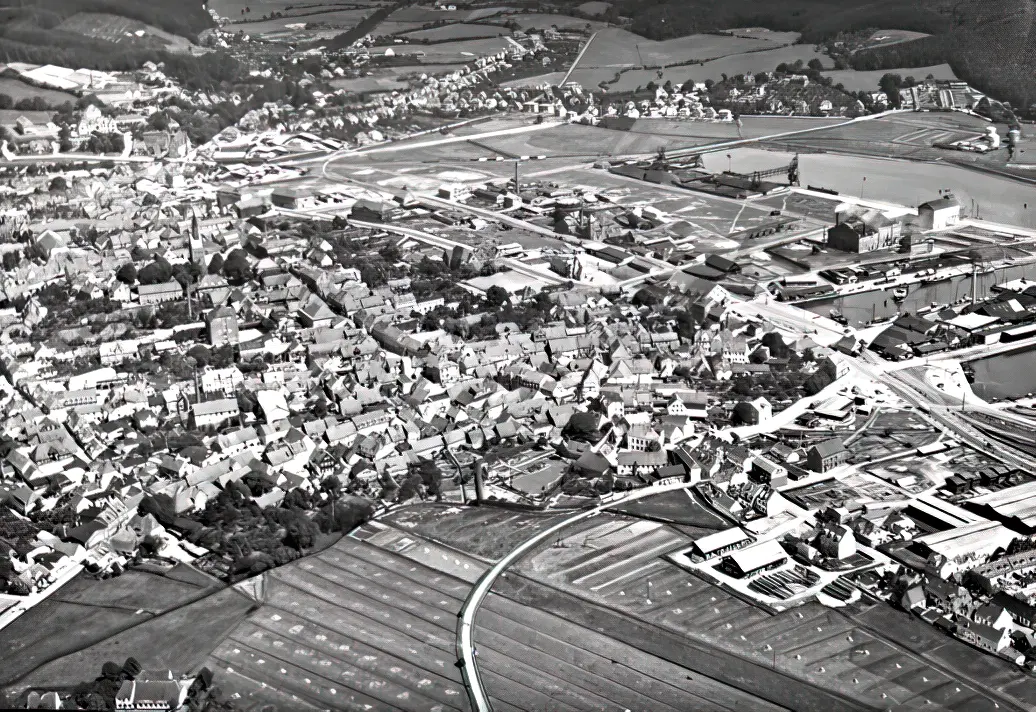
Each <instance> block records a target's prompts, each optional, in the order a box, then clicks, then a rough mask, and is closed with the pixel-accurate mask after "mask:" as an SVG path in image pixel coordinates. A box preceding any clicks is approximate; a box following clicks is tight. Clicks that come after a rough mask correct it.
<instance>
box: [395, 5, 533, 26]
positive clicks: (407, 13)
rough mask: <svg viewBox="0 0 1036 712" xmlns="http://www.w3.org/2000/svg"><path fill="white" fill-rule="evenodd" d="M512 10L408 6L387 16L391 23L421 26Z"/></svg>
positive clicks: (478, 18)
mask: <svg viewBox="0 0 1036 712" xmlns="http://www.w3.org/2000/svg"><path fill="white" fill-rule="evenodd" d="M513 9H514V8H510V7H507V6H506V5H500V6H493V7H479V8H459V9H457V10H436V9H435V8H433V7H432V6H431V5H408V6H407V7H402V8H400V9H398V10H396V11H395V12H393V13H392V14H391V15H389V16H388V19H389V20H390V21H392V22H418V23H421V24H427V23H429V22H437V21H438V20H446V21H452V22H470V21H472V20H481V19H484V18H487V17H492V16H494V15H499V14H500V13H502V12H505V11H508V10H513Z"/></svg>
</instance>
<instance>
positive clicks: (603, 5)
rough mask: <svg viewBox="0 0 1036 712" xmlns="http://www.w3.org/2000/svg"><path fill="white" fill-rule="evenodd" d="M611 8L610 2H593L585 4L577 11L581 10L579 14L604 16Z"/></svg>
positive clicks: (592, 0) (593, 0)
mask: <svg viewBox="0 0 1036 712" xmlns="http://www.w3.org/2000/svg"><path fill="white" fill-rule="evenodd" d="M611 6H612V4H611V3H610V2H604V1H603V0H591V2H584V3H583V4H582V5H580V6H579V7H578V8H576V9H577V10H579V12H585V13H586V14H587V15H603V14H604V13H606V12H608V8H610V7H611Z"/></svg>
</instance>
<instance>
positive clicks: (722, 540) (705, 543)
mask: <svg viewBox="0 0 1036 712" xmlns="http://www.w3.org/2000/svg"><path fill="white" fill-rule="evenodd" d="M753 541H755V539H754V538H753V537H752V536H751V535H750V534H748V533H747V532H745V530H744V529H740V528H738V527H732V528H730V529H724V530H723V531H719V532H716V533H715V534H709V535H708V536H703V537H702V538H701V539H698V540H697V541H695V542H694V545H693V546H692V547H691V551H690V555H691V556H692V557H693V558H695V559H702V560H704V559H712V558H714V557H716V556H722V555H723V554H726V553H728V552H731V551H736V550H737V549H740V548H742V547H745V546H748V545H749V544H751V543H752V542H753Z"/></svg>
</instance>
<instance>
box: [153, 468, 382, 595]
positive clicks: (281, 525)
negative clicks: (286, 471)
mask: <svg viewBox="0 0 1036 712" xmlns="http://www.w3.org/2000/svg"><path fill="white" fill-rule="evenodd" d="M275 484H276V483H275V482H274V481H273V480H272V479H271V478H270V477H268V476H266V475H263V474H261V473H258V472H253V473H250V474H249V475H246V476H245V477H244V478H242V479H240V480H238V481H236V482H232V483H229V484H228V485H227V486H226V488H225V489H224V490H223V491H222V492H221V493H220V494H219V495H218V496H217V497H216V498H214V499H213V500H211V501H210V502H209V503H208V505H207V506H206V508H205V509H204V510H203V511H201V512H192V513H190V514H189V515H187V516H185V517H178V516H177V515H176V511H175V508H174V506H173V502H172V500H171V499H170V498H169V497H167V496H165V495H155V496H152V497H147V498H145V499H144V500H143V501H142V502H141V504H140V509H139V511H140V513H141V514H149V513H150V514H152V515H153V516H154V517H155V519H157V520H158V521H159V523H161V524H162V525H163V526H165V527H167V528H176V529H180V530H182V531H184V532H185V533H186V534H187V535H188V538H189V540H190V541H191V542H193V543H196V544H198V545H199V546H202V547H205V548H207V549H209V550H211V551H212V552H213V553H215V554H216V555H218V556H224V555H226V556H229V557H230V558H231V560H232V564H231V566H230V577H231V578H237V577H241V576H250V575H254V574H257V573H260V572H262V571H265V570H266V569H269V568H272V567H274V566H282V565H284V564H286V563H288V562H290V561H293V560H295V559H297V558H298V557H299V556H301V555H303V554H304V553H305V552H306V551H307V550H308V549H311V548H312V547H313V546H314V545H315V544H316V542H317V538H318V537H319V536H320V535H321V534H330V533H336V532H347V531H349V530H351V529H353V528H355V527H356V526H359V525H360V524H362V523H363V522H365V521H367V519H369V518H370V516H371V515H372V514H373V512H374V505H373V504H371V503H370V502H369V501H367V500H363V499H360V498H356V497H351V498H347V499H339V498H340V497H341V494H342V483H341V481H340V480H339V479H338V478H337V477H335V476H333V475H331V476H328V477H327V478H325V479H324V480H323V482H322V483H321V486H320V492H318V493H317V494H310V493H309V492H307V491H305V490H301V489H295V490H292V491H290V492H288V494H287V495H286V496H285V497H284V500H283V501H282V502H281V504H280V505H278V506H276V507H267V508H266V509H262V508H260V507H259V506H258V505H257V504H256V503H255V502H254V501H253V500H252V498H253V497H258V496H261V495H263V494H266V493H267V492H269V491H270V490H272V489H273V487H274V486H275ZM321 493H323V494H324V496H323V497H322V496H321Z"/></svg>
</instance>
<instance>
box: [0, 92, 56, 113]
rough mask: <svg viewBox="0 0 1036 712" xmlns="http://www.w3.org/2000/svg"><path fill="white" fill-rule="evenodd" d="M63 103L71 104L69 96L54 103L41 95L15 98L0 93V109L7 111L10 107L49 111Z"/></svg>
mask: <svg viewBox="0 0 1036 712" xmlns="http://www.w3.org/2000/svg"><path fill="white" fill-rule="evenodd" d="M65 104H67V105H68V106H71V105H72V102H71V98H69V101H67V102H63V103H62V104H60V105H56V104H52V103H51V102H49V101H47V100H46V99H44V98H43V97H42V96H26V97H22V98H21V99H17V100H16V99H14V98H13V97H11V96H9V95H8V94H0V111H8V110H10V109H17V110H18V111H50V110H51V109H53V110H57V109H58V108H59V107H60V106H64V105H65Z"/></svg>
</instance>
